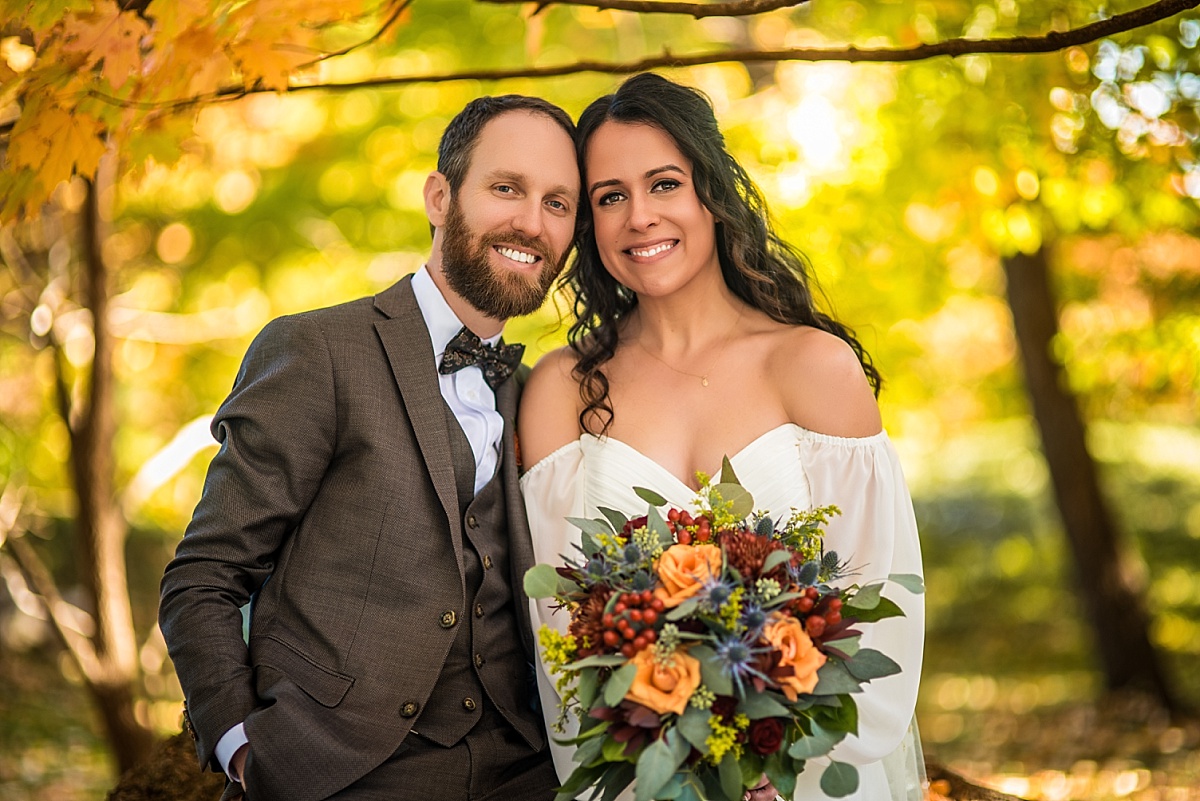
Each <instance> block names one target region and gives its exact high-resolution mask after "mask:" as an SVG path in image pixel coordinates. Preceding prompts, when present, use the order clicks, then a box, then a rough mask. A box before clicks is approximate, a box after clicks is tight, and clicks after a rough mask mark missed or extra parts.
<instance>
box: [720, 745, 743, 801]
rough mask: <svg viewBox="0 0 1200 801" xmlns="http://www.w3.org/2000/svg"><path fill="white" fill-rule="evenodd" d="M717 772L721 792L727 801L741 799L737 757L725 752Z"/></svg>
mask: <svg viewBox="0 0 1200 801" xmlns="http://www.w3.org/2000/svg"><path fill="white" fill-rule="evenodd" d="M717 771H718V772H719V773H720V775H721V790H722V792H724V793H725V797H726V798H727V799H729V801H737V799H739V798H741V797H742V789H743V787H742V769H741V768H739V767H738V761H737V757H735V756H734V755H733V751H727V752H726V753H725V756H724V757H723V758H722V759H721V764H720V766H718V768H717Z"/></svg>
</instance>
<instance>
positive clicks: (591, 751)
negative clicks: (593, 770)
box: [571, 737, 604, 767]
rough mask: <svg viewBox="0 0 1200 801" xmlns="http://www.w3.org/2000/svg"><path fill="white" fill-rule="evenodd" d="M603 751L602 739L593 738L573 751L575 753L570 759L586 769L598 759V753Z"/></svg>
mask: <svg viewBox="0 0 1200 801" xmlns="http://www.w3.org/2000/svg"><path fill="white" fill-rule="evenodd" d="M603 749H604V738H603V737H593V738H591V739H590V740H586V741H584V742H583V743H581V744H580V745H579V747H578V748H576V749H575V753H574V754H571V759H572V760H574V761H575V762H578V763H579V764H580V765H583V766H585V767H586V766H588V765H591V764H592V763H593V762H595V761H596V760H597V759H599V758H600V753H601V751H602V750H603Z"/></svg>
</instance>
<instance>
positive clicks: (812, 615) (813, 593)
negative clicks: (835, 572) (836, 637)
mask: <svg viewBox="0 0 1200 801" xmlns="http://www.w3.org/2000/svg"><path fill="white" fill-rule="evenodd" d="M794 605H795V610H796V611H797V612H799V613H800V614H801V615H807V617H805V618H804V630H805V631H806V632H808V636H809V637H813V638H814V639H815V638H817V637H820V636H821V635H822V634H824V633H825V629H826V628H827V627H829V626H836V625H837V624H838V623H841V622H842V599H841V598H839V597H837V596H836V595H833V594H830V595H826V596H825V597H821V593H820V592H819V591H818V590H817V588H816V587H809V588H808V589H806V590H805V591H804V595H802V596H800V597H799V598H797V599H796V600H795V601H794Z"/></svg>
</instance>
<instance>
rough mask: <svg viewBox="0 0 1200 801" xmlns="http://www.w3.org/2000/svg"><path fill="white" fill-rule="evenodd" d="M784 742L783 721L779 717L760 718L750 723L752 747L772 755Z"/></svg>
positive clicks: (753, 749) (759, 751) (754, 749)
mask: <svg viewBox="0 0 1200 801" xmlns="http://www.w3.org/2000/svg"><path fill="white" fill-rule="evenodd" d="M782 744H783V723H782V722H781V721H780V719H779V718H760V719H759V720H755V721H753V722H751V724H750V749H751V750H752V751H754V753H756V754H760V755H761V756H770V755H771V754H773V753H775V752H776V751H778V750H779V746H780V745H782Z"/></svg>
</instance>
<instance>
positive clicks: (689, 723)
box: [675, 704, 712, 755]
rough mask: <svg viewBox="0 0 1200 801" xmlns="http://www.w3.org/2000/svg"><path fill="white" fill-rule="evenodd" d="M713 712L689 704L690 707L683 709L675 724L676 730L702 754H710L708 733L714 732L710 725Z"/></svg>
mask: <svg viewBox="0 0 1200 801" xmlns="http://www.w3.org/2000/svg"><path fill="white" fill-rule="evenodd" d="M711 717H712V713H711V712H709V711H708V710H707V709H697V708H696V707H694V706H691V705H690V704H689V705H688V708H687V709H685V710H684V711H683V714H682V715H680V716H679V719H678V721H677V722H676V724H675V730H676V731H678V732H679V733H680V734H681V735H683V738H684V739H685V740H687V742H688V743H689V744H690V745H691V746H693V747H694V748H695V749H696V750H697V751H699V752H700V753H701V754H705V755H707V754H708V744H707V742H706V741H707V740H708V735H710V734H712V729H711V728H710V727H709V725H708V720H709V718H711Z"/></svg>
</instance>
